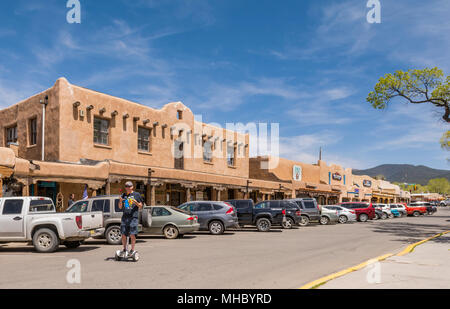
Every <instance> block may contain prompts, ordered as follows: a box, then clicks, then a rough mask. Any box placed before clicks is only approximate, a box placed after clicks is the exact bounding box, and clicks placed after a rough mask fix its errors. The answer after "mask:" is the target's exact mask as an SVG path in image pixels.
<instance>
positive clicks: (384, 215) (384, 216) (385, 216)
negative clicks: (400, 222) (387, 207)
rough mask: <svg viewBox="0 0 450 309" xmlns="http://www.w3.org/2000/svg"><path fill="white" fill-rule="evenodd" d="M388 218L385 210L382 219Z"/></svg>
mask: <svg viewBox="0 0 450 309" xmlns="http://www.w3.org/2000/svg"><path fill="white" fill-rule="evenodd" d="M387 218H388V215H387V213H385V212H383V214H382V215H381V219H382V220H386V219H387Z"/></svg>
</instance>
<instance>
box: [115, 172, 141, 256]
mask: <svg viewBox="0 0 450 309" xmlns="http://www.w3.org/2000/svg"><path fill="white" fill-rule="evenodd" d="M125 191H126V192H125V193H123V194H122V195H121V196H120V200H119V208H120V209H123V215H122V224H121V225H120V232H121V233H122V245H123V250H122V251H118V252H117V253H116V259H117V260H121V259H124V260H126V259H128V258H132V259H133V260H134V261H137V260H139V255H138V253H137V252H136V251H135V250H134V248H135V245H136V235H137V234H138V225H139V209H142V207H143V201H142V197H141V195H140V194H139V193H138V192H134V191H133V183H132V182H131V181H127V182H126V183H125ZM129 238H130V239H131V251H129V252H128V239H129Z"/></svg>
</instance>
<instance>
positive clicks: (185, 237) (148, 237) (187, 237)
mask: <svg viewBox="0 0 450 309" xmlns="http://www.w3.org/2000/svg"><path fill="white" fill-rule="evenodd" d="M192 234H193V233H189V234H184V236H183V237H178V238H177V239H193V238H196V236H194V235H192ZM139 239H149V240H151V239H166V237H164V236H163V235H139V237H138V239H137V240H136V241H139ZM167 240H170V239H167Z"/></svg>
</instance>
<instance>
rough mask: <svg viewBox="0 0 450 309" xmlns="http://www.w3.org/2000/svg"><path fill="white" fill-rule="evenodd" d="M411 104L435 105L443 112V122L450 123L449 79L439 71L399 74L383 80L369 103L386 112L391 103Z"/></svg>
mask: <svg viewBox="0 0 450 309" xmlns="http://www.w3.org/2000/svg"><path fill="white" fill-rule="evenodd" d="M394 98H402V99H405V100H406V101H407V102H409V103H411V104H425V103H429V104H433V105H434V106H436V107H440V108H442V109H443V116H442V119H444V121H446V122H450V76H447V77H446V78H445V77H444V72H443V71H442V70H440V69H438V68H432V69H429V68H425V69H423V70H408V71H406V72H403V71H396V72H395V73H393V74H391V73H389V74H386V75H385V76H384V77H381V78H380V80H379V81H378V83H377V84H376V85H375V89H374V91H372V92H370V93H369V95H368V97H367V101H368V102H369V103H370V104H371V105H372V107H373V108H376V109H385V108H386V107H387V106H388V105H389V103H390V102H391V100H392V99H394Z"/></svg>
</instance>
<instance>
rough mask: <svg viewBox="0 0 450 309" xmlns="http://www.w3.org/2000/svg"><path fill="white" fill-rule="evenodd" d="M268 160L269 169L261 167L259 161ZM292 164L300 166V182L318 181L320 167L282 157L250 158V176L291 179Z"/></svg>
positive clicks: (266, 178)
mask: <svg viewBox="0 0 450 309" xmlns="http://www.w3.org/2000/svg"><path fill="white" fill-rule="evenodd" d="M267 160H269V166H270V168H269V169H264V168H261V162H267ZM294 165H298V166H301V168H302V180H301V181H302V182H308V183H309V182H310V183H315V184H319V183H320V173H319V171H320V167H319V166H316V165H313V164H306V163H302V162H296V161H292V160H288V159H284V158H275V157H257V158H250V166H251V170H250V177H251V178H256V179H265V180H272V181H276V180H277V179H278V180H280V181H289V182H291V181H293V168H294Z"/></svg>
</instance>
